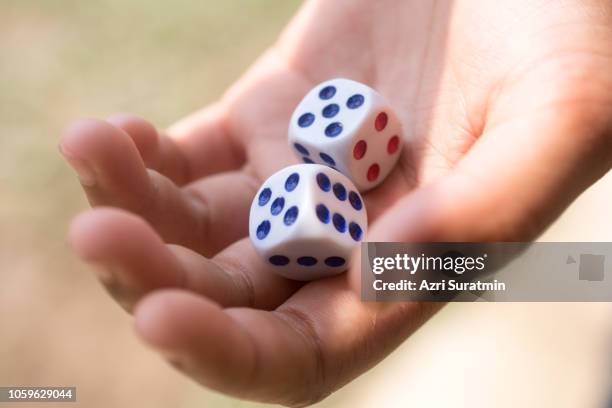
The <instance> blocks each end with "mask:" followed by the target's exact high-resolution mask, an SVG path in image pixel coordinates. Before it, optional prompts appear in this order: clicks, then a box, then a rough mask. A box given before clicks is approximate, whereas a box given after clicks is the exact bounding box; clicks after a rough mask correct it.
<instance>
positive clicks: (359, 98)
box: [346, 94, 365, 109]
mask: <svg viewBox="0 0 612 408" xmlns="http://www.w3.org/2000/svg"><path fill="white" fill-rule="evenodd" d="M364 100H365V99H364V97H363V95H361V94H355V95H353V96H351V97H350V98H348V99H347V101H346V106H347V107H348V108H349V109H357V108H358V107H360V106H361V105H363V102H364Z"/></svg>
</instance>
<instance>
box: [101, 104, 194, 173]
mask: <svg viewBox="0 0 612 408" xmlns="http://www.w3.org/2000/svg"><path fill="white" fill-rule="evenodd" d="M107 121H108V122H109V123H111V124H112V125H115V126H116V127H118V128H119V129H121V130H123V131H124V132H125V133H127V134H128V135H129V136H130V137H131V138H132V140H133V141H134V144H135V145H136V148H137V149H138V151H139V153H140V156H141V157H142V160H143V161H144V163H145V166H146V167H147V168H149V169H153V170H156V171H157V172H159V173H161V174H163V175H164V176H166V177H168V178H169V179H171V180H172V181H174V182H175V183H176V184H178V185H183V184H185V183H187V182H189V181H191V180H193V177H192V176H191V174H190V167H189V163H188V162H187V158H186V157H185V155H184V154H183V152H182V151H181V150H180V149H179V148H178V146H177V145H176V143H175V142H174V140H172V139H170V138H169V137H166V136H164V135H160V134H159V133H158V132H157V129H155V127H154V126H153V125H152V124H151V123H149V122H147V121H146V120H144V119H142V118H139V117H138V116H135V115H131V114H128V113H116V114H114V115H112V116H110V117H109V118H108V119H107Z"/></svg>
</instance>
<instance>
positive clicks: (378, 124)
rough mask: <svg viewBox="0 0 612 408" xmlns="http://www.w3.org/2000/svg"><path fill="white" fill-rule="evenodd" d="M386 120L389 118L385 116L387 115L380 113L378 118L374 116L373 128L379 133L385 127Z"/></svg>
mask: <svg viewBox="0 0 612 408" xmlns="http://www.w3.org/2000/svg"><path fill="white" fill-rule="evenodd" d="M388 120H389V117H388V116H387V114H386V113H385V112H380V113H379V114H378V116H376V120H375V121H374V127H375V128H376V130H378V131H379V132H380V131H381V130H383V129H384V128H385V127H386V126H387V122H388Z"/></svg>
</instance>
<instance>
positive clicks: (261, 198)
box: [257, 187, 272, 206]
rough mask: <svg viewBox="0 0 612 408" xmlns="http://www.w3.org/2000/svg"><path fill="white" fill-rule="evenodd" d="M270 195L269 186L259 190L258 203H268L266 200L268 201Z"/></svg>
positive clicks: (262, 204)
mask: <svg viewBox="0 0 612 408" xmlns="http://www.w3.org/2000/svg"><path fill="white" fill-rule="evenodd" d="M271 196H272V190H270V189H269V188H267V187H266V188H264V189H263V190H261V193H259V198H258V199H257V201H258V203H259V205H261V206H264V205H266V204H267V203H268V201H270V197H271Z"/></svg>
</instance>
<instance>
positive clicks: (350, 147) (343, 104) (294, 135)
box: [289, 78, 403, 192]
mask: <svg viewBox="0 0 612 408" xmlns="http://www.w3.org/2000/svg"><path fill="white" fill-rule="evenodd" d="M402 143H403V137H402V126H401V123H400V121H399V119H398V117H397V115H396V114H395V113H394V111H393V110H392V109H391V106H390V105H389V103H388V102H387V101H386V100H385V98H383V97H382V95H380V94H379V93H378V92H376V91H375V90H373V89H372V88H370V87H368V86H367V85H364V84H362V83H359V82H356V81H353V80H350V79H344V78H336V79H331V80H329V81H325V82H323V83H321V84H319V85H317V86H315V87H314V88H313V89H312V90H311V91H310V92H308V94H306V96H305V97H304V98H303V99H302V101H301V102H300V103H299V104H298V106H297V108H296V109H295V111H294V112H293V115H292V117H291V122H290V124H289V144H290V147H291V148H292V149H293V151H294V152H295V153H296V154H297V155H298V157H299V158H300V160H301V161H303V162H304V163H319V164H324V165H327V166H330V167H332V168H334V169H337V170H338V171H340V172H342V173H343V174H345V175H346V176H348V177H349V178H350V179H351V180H352V181H353V182H354V183H355V185H356V186H357V188H358V189H359V191H362V192H363V191H367V190H369V189H371V188H373V187H376V186H377V185H378V184H380V183H381V182H382V181H383V180H384V179H385V178H386V177H387V175H388V174H389V173H390V172H391V170H392V169H393V167H394V166H395V164H396V163H397V160H398V158H399V156H400V153H401V150H402Z"/></svg>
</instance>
